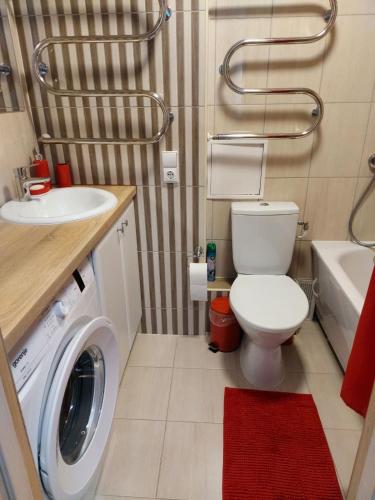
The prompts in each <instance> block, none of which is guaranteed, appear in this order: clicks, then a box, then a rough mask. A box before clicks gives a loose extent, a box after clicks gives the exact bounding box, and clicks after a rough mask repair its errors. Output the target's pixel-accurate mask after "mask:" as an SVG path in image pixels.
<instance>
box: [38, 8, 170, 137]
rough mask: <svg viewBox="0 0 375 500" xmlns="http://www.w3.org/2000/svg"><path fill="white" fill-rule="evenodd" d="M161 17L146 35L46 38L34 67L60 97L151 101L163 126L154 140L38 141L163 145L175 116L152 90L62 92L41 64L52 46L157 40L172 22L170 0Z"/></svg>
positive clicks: (40, 80) (46, 86)
mask: <svg viewBox="0 0 375 500" xmlns="http://www.w3.org/2000/svg"><path fill="white" fill-rule="evenodd" d="M159 7H160V10H159V17H158V20H157V21H156V23H155V25H154V27H153V28H152V29H151V30H149V31H147V32H146V33H141V34H136V35H108V36H106V35H87V36H58V37H51V38H46V39H45V40H42V41H41V42H39V43H38V45H37V46H36V47H35V49H34V53H33V60H32V67H33V71H34V75H35V77H36V78H37V80H38V81H39V83H40V84H41V86H42V87H44V88H45V89H46V90H47V92H50V93H51V94H54V95H58V96H61V97H141V98H148V99H150V100H151V101H152V102H153V103H155V104H156V105H157V106H158V107H159V108H160V109H161V111H162V114H163V123H162V125H161V127H160V129H159V130H158V132H157V133H156V134H154V135H153V136H152V137H145V138H137V137H129V138H125V139H120V138H105V139H104V138H78V137H71V138H63V137H50V136H49V135H48V134H43V135H42V136H41V137H40V138H39V139H38V140H39V142H41V143H43V144H98V145H101V144H111V145H145V144H155V143H157V142H160V141H161V140H162V138H163V137H164V136H165V134H166V133H167V131H168V129H169V125H170V123H171V121H172V119H173V114H172V113H171V112H170V111H169V109H168V108H167V106H166V105H165V103H164V100H163V99H162V97H161V96H160V95H159V94H157V93H156V92H153V91H150V90H137V89H135V90H130V89H121V90H91V89H82V90H78V89H77V90H75V89H59V88H56V87H54V86H52V85H50V84H49V83H48V82H47V81H46V75H47V74H48V66H47V65H46V64H45V63H43V62H42V60H41V56H42V53H43V51H44V50H45V49H47V48H48V47H50V46H53V45H67V44H85V43H139V42H148V41H151V40H152V39H154V38H155V37H156V35H157V34H158V33H159V31H160V30H161V29H162V27H163V25H164V23H165V22H166V21H168V19H169V18H170V15H171V13H170V9H169V8H168V6H167V0H159Z"/></svg>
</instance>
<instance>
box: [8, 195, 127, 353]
mask: <svg viewBox="0 0 375 500" xmlns="http://www.w3.org/2000/svg"><path fill="white" fill-rule="evenodd" d="M96 187H99V188H101V189H105V190H107V191H110V192H111V193H113V194H114V195H116V196H117V198H118V201H119V203H118V204H117V206H116V207H115V208H114V209H113V210H111V211H109V212H107V213H105V214H103V215H99V216H97V217H93V218H92V219H87V220H83V221H79V222H70V223H67V224H59V225H46V226H31V225H30V226H29V225H19V224H9V223H6V222H0V330H1V332H2V335H3V338H4V343H5V347H6V350H7V352H8V353H9V352H10V351H11V350H12V349H13V348H14V347H15V345H16V344H17V343H18V342H19V341H20V340H21V339H22V337H23V335H24V334H25V332H26V331H27V330H28V328H30V326H32V324H33V323H34V322H35V321H36V319H37V318H38V317H39V315H40V314H41V313H42V312H43V310H44V309H45V308H46V307H47V306H48V304H49V303H50V302H51V301H52V300H53V298H54V297H55V295H56V294H57V293H58V292H59V290H60V289H61V288H62V287H63V286H64V284H65V282H66V281H67V280H68V279H69V277H70V276H71V274H72V273H73V271H74V270H75V269H76V268H77V267H78V266H79V265H80V264H81V263H82V261H83V260H84V258H85V257H86V256H87V255H88V254H89V253H90V252H91V250H93V248H94V247H95V246H96V245H97V243H98V242H99V241H100V240H101V239H102V237H103V236H104V235H105V234H106V232H107V231H108V230H109V228H110V227H111V226H112V225H113V224H114V223H115V222H116V220H117V219H118V217H120V215H121V214H122V212H123V211H124V210H125V208H126V207H127V206H128V205H129V204H130V202H131V201H132V199H133V198H134V196H135V194H136V188H135V187H132V186H96Z"/></svg>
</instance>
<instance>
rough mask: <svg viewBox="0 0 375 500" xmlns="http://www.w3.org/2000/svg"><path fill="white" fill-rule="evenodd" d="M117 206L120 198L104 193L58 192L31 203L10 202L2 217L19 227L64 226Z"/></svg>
mask: <svg viewBox="0 0 375 500" xmlns="http://www.w3.org/2000/svg"><path fill="white" fill-rule="evenodd" d="M116 205H117V198H116V196H115V195H113V194H112V193H110V192H109V191H105V190H104V189H97V188H91V187H70V188H60V189H58V188H57V189H52V190H51V191H49V192H48V193H46V194H44V195H43V196H38V197H33V199H32V200H30V201H9V202H8V203H5V205H3V206H2V207H1V208H0V216H1V217H2V218H3V219H5V220H6V221H8V222H14V223H16V224H63V223H65V222H73V221H79V220H84V219H89V218H90V217H95V216H96V215H100V214H103V213H105V212H107V211H108V210H111V209H112V208H114V207H115V206H116Z"/></svg>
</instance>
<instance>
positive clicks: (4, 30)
mask: <svg viewBox="0 0 375 500" xmlns="http://www.w3.org/2000/svg"><path fill="white" fill-rule="evenodd" d="M0 63H6V64H9V65H10V67H11V74H10V75H9V76H5V75H1V76H0V113H4V112H11V111H20V109H21V107H22V105H23V102H22V99H21V96H20V95H19V94H20V89H19V81H18V74H17V63H16V59H15V55H14V51H13V41H12V35H11V33H10V27H9V19H8V15H7V10H6V6H5V3H4V0H0Z"/></svg>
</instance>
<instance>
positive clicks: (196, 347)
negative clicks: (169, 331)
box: [174, 335, 239, 370]
mask: <svg viewBox="0 0 375 500" xmlns="http://www.w3.org/2000/svg"><path fill="white" fill-rule="evenodd" d="M208 341H209V337H208V336H206V335H196V336H187V335H185V336H182V335H180V336H179V337H178V339H177V349H176V357H175V363H174V366H175V367H177V368H206V369H223V370H233V369H236V368H237V366H238V362H239V361H238V354H237V352H228V353H225V352H217V353H213V352H211V351H209V350H208Z"/></svg>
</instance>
